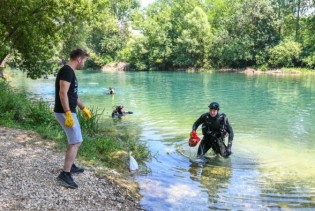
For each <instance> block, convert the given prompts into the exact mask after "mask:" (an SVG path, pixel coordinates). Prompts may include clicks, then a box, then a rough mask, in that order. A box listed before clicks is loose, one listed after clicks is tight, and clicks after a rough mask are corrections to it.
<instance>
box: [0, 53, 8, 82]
mask: <svg viewBox="0 0 315 211" xmlns="http://www.w3.org/2000/svg"><path fill="white" fill-rule="evenodd" d="M9 57H10V54H7V55H5V56H4V57H2V58H1V59H0V78H3V79H5V77H4V73H3V70H4V68H5V64H6V63H7V61H8V59H9Z"/></svg>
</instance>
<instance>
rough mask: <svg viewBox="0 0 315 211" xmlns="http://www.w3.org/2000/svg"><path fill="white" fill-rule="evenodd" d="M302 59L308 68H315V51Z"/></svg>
mask: <svg viewBox="0 0 315 211" xmlns="http://www.w3.org/2000/svg"><path fill="white" fill-rule="evenodd" d="M302 61H303V62H304V63H305V64H306V66H307V67H308V68H311V69H314V68H315V53H313V54H312V55H309V56H307V57H305V58H303V59H302Z"/></svg>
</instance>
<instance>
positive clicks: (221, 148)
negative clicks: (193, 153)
mask: <svg viewBox="0 0 315 211" xmlns="http://www.w3.org/2000/svg"><path fill="white" fill-rule="evenodd" d="M216 144H217V146H216V148H217V153H219V154H220V155H221V156H222V157H224V158H227V157H229V156H230V153H228V152H227V146H225V143H224V140H223V139H222V138H218V139H217V141H216Z"/></svg>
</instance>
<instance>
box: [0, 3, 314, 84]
mask: <svg viewBox="0 0 315 211" xmlns="http://www.w3.org/2000/svg"><path fill="white" fill-rule="evenodd" d="M0 4H1V7H0V39H1V42H0V67H3V66H4V65H5V63H9V65H11V66H14V67H16V68H19V69H21V70H23V71H25V72H27V74H28V76H29V77H32V78H38V77H41V76H43V75H47V74H51V73H53V72H54V71H55V70H56V67H57V64H58V62H60V61H61V60H66V59H68V54H69V52H70V51H71V50H72V49H73V48H76V47H81V48H85V49H87V50H88V51H89V53H90V55H91V56H90V59H89V61H88V63H87V64H88V65H89V66H90V67H94V68H99V67H101V66H103V65H105V64H107V63H110V62H119V61H125V62H128V63H130V65H131V67H132V68H133V69H135V70H173V69H181V68H183V69H186V68H211V67H213V68H221V67H234V68H235V67H236V68H242V67H246V66H257V67H270V68H272V67H285V66H296V67H308V68H315V47H314V46H315V33H314V32H315V27H314V26H315V17H314V11H315V2H314V1H312V0H299V1H285V0H261V1H256V0H155V1H154V3H152V4H150V5H149V6H148V7H146V8H141V7H140V3H139V0H119V1H117V0H76V1H74V0H34V1H28V0H10V1H6V0H0ZM288 51H290V53H291V54H289V53H288Z"/></svg>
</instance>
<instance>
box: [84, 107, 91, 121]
mask: <svg viewBox="0 0 315 211" xmlns="http://www.w3.org/2000/svg"><path fill="white" fill-rule="evenodd" d="M82 112H83V113H84V117H85V119H90V118H91V116H92V115H91V112H90V111H89V110H88V109H87V108H86V107H84V108H83V109H82Z"/></svg>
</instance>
